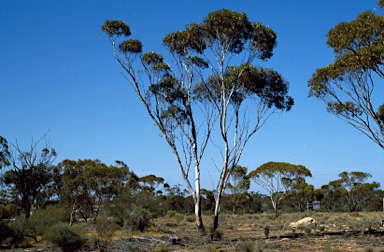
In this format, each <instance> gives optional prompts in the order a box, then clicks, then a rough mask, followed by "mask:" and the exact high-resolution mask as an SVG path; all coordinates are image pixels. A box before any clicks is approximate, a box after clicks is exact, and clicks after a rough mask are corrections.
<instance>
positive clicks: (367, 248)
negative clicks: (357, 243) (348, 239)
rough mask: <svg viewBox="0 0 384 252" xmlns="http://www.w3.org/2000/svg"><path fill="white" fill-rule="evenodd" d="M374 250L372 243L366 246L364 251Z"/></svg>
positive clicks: (370, 251)
mask: <svg viewBox="0 0 384 252" xmlns="http://www.w3.org/2000/svg"><path fill="white" fill-rule="evenodd" d="M374 250H375V249H374V247H373V246H370V245H368V246H365V247H364V251H366V252H373V251H374Z"/></svg>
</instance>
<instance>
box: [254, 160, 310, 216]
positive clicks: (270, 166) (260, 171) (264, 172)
mask: <svg viewBox="0 0 384 252" xmlns="http://www.w3.org/2000/svg"><path fill="white" fill-rule="evenodd" d="M248 177H249V178H250V179H251V180H253V181H254V182H255V183H256V184H257V185H259V186H261V187H262V188H264V189H265V190H267V192H268V194H269V197H270V198H271V202H272V206H273V208H274V210H275V213H277V207H278V203H279V201H281V200H282V199H283V198H284V197H285V196H286V195H287V193H288V192H289V191H290V190H291V188H293V187H294V186H295V185H296V183H295V180H294V179H295V178H304V177H312V174H311V172H310V171H309V170H308V169H307V168H306V167H305V166H303V165H293V164H289V163H283V162H268V163H265V164H263V165H261V166H259V167H258V168H257V169H256V170H253V171H251V172H250V173H249V174H248Z"/></svg>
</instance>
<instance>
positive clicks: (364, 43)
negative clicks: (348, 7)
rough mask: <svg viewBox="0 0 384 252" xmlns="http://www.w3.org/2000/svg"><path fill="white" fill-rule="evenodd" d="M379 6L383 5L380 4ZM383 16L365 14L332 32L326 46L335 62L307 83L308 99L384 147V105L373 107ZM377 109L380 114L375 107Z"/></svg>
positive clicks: (383, 39)
mask: <svg viewBox="0 0 384 252" xmlns="http://www.w3.org/2000/svg"><path fill="white" fill-rule="evenodd" d="M379 5H380V2H379ZM383 27H384V17H383V16H382V15H381V14H379V13H373V12H372V11H366V12H363V13H361V14H359V15H358V16H357V17H356V18H355V19H354V20H352V21H350V22H341V23H339V24H338V25H336V26H335V27H334V28H333V29H330V30H329V32H328V34H327V37H328V40H327V44H328V45H329V46H330V47H331V48H333V51H334V53H335V61H334V62H333V63H332V64H329V65H328V66H326V67H322V68H318V69H317V70H316V73H314V74H313V75H312V78H311V79H310V80H309V81H308V87H310V91H309V96H315V97H317V98H319V99H321V100H323V101H324V102H325V104H326V105H327V110H328V112H330V113H332V114H335V115H336V116H338V117H339V118H341V119H343V120H344V121H346V122H348V123H349V124H351V125H352V126H353V127H355V128H356V129H357V130H359V131H361V132H362V133H363V134H365V135H367V136H368V137H369V138H370V139H372V140H373V141H375V142H376V143H377V144H378V145H379V146H380V147H381V148H384V133H383V132H384V123H383V122H384V121H383V116H382V115H383V113H382V106H383V105H381V106H377V105H374V104H372V99H371V95H372V91H373V88H374V79H375V77H376V76H378V77H380V78H384V75H383V58H382V55H383V52H384V43H383V42H384V36H383V35H384V28H383ZM375 107H378V111H377V112H376V111H374V108H375Z"/></svg>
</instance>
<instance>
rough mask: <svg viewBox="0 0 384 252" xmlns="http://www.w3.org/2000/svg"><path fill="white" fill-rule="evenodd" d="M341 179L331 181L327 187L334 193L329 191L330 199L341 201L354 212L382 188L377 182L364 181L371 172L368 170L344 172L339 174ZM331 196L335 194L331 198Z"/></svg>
mask: <svg viewBox="0 0 384 252" xmlns="http://www.w3.org/2000/svg"><path fill="white" fill-rule="evenodd" d="M339 177H340V179H338V180H334V181H331V182H329V185H328V187H324V188H325V189H332V193H331V194H330V193H329V192H328V195H327V196H328V198H329V200H333V201H341V202H343V203H344V204H345V205H347V206H348V208H349V211H351V212H354V211H356V209H357V208H358V207H361V206H362V205H363V203H364V202H366V201H368V200H370V199H371V198H372V197H374V196H375V192H376V190H377V189H378V188H380V184H379V183H377V182H372V183H364V182H365V181H366V180H367V179H368V178H370V177H372V176H371V174H369V173H366V172H356V171H354V172H350V173H348V172H342V173H340V174H339ZM330 196H334V197H333V198H330Z"/></svg>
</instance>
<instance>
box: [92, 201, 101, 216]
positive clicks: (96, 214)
mask: <svg viewBox="0 0 384 252" xmlns="http://www.w3.org/2000/svg"><path fill="white" fill-rule="evenodd" d="M100 206H101V196H100V198H99V205H98V206H97V209H96V213H95V218H93V221H96V218H97V216H98V215H99V210H100Z"/></svg>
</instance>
